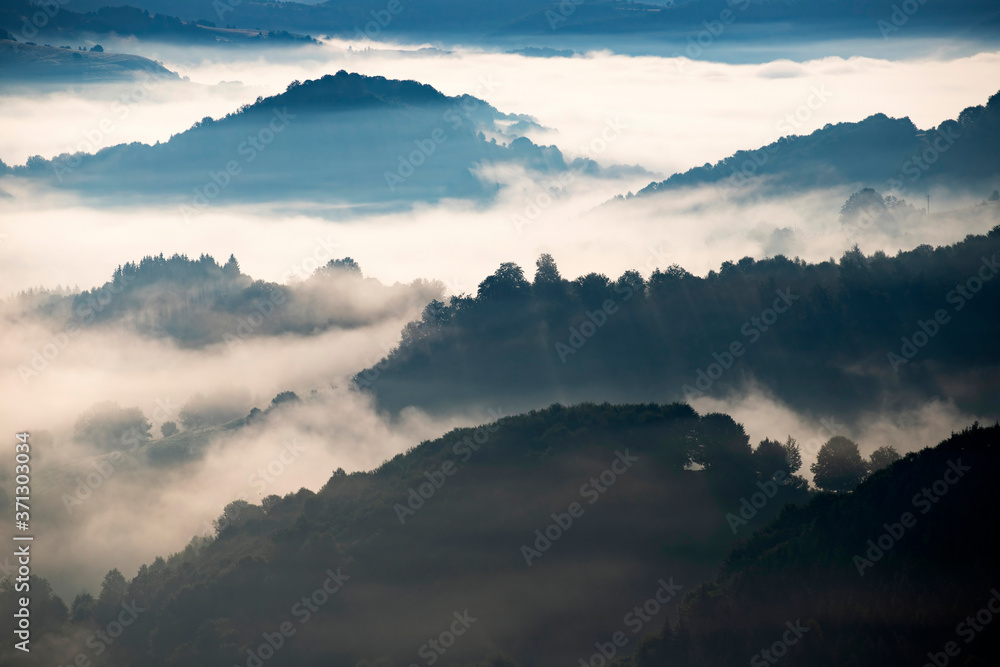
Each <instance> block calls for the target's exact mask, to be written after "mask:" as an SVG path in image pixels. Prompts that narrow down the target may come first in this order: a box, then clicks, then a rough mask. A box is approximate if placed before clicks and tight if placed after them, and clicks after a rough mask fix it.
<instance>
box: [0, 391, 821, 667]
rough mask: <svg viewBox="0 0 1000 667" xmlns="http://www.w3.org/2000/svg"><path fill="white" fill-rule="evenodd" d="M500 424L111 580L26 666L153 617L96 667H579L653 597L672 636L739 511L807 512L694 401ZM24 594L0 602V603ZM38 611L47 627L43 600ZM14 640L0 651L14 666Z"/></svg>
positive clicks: (563, 411)
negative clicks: (794, 507)
mask: <svg viewBox="0 0 1000 667" xmlns="http://www.w3.org/2000/svg"><path fill="white" fill-rule="evenodd" d="M484 412H485V411H484ZM492 412H493V416H494V417H498V418H499V419H498V420H497V421H492V422H491V423H487V424H483V425H482V426H480V427H476V428H462V429H456V430H454V431H451V432H450V433H448V434H446V435H445V436H443V437H441V438H439V439H436V440H433V441H428V442H423V443H421V444H420V445H419V446H416V447H414V448H413V449H411V450H410V451H408V452H407V453H405V454H399V455H397V456H395V457H394V458H392V459H391V460H389V461H386V462H385V463H384V464H382V465H381V466H380V467H379V468H378V469H376V470H374V471H371V472H356V473H352V474H349V475H348V474H345V473H344V471H343V470H338V471H335V472H333V476H332V477H331V478H330V480H329V481H328V482H327V483H326V485H324V487H323V488H322V489H320V490H318V491H316V492H313V491H310V490H307V489H302V490H300V491H299V492H298V493H294V494H289V495H287V496H285V497H284V498H279V497H278V496H270V497H266V498H262V499H260V500H257V499H255V501H256V502H254V503H252V504H251V503H248V502H246V501H240V502H236V503H234V504H232V505H230V506H228V507H227V508H226V511H225V513H222V512H221V509H222V508H220V517H219V520H218V521H217V522H216V526H217V537H215V539H214V540H207V539H203V538H197V539H195V540H193V541H192V543H191V545H189V546H188V548H187V549H185V550H184V551H183V552H182V553H180V554H177V555H175V556H172V557H171V558H170V559H168V560H164V559H162V558H157V559H156V560H155V561H154V562H152V563H150V564H149V565H148V566H147V565H143V566H142V567H141V568H140V569H139V571H138V574H137V575H136V576H135V577H134V578H133V579H132V580H131V581H129V582H126V581H125V580H124V579H121V578H120V573H117V574H116V573H115V572H112V573H110V574H109V578H108V579H106V582H109V583H107V584H105V586H104V587H103V589H102V591H101V593H100V595H95V598H97V600H96V602H93V603H91V602H87V601H86V600H83V601H81V602H79V603H75V604H74V605H73V606H74V609H76V610H77V611H75V612H74V614H73V616H74V618H73V619H69V620H67V621H66V622H64V623H62V624H59V623H56V622H54V621H51V622H49V623H46V625H44V626H43V625H41V623H39V625H37V626H33V631H36V632H37V634H33V635H32V657H35V656H39V659H41V656H45V657H46V658H49V659H50V660H49V662H50V663H51V664H65V663H66V661H67V660H69V661H70V662H71V661H72V657H73V655H72V654H73V652H75V651H77V650H79V648H78V647H76V646H74V644H73V643H72V642H68V641H65V638H66V637H71V636H73V635H76V634H79V636H86V635H87V634H90V633H91V632H94V630H93V629H92V628H101V627H105V626H106V625H107V623H108V619H110V618H115V617H117V615H118V614H120V613H121V606H120V603H121V602H125V603H126V604H128V605H132V604H134V605H136V606H138V607H139V608H141V609H142V610H143V612H142V615H141V616H140V619H139V621H138V622H137V623H135V624H134V625H133V627H130V628H129V631H128V632H127V633H122V636H121V638H120V639H118V640H117V641H115V642H114V645H113V646H111V647H110V648H109V650H108V651H107V652H106V655H104V656H102V664H105V665H108V667H117V666H118V665H138V664H143V665H156V666H158V667H175V666H176V667H180V666H184V667H209V666H211V667H218V665H233V664H237V665H245V664H248V660H250V663H249V664H251V665H253V664H256V660H257V659H258V658H256V657H253V656H254V654H255V653H256V652H257V651H258V648H259V646H261V644H262V643H264V644H265V649H264V653H265V654H268V652H269V651H272V653H275V654H278V655H280V660H276V661H275V663H274V664H287V665H299V666H301V667H331V666H343V667H355V665H372V664H396V665H407V664H411V663H413V662H417V663H418V664H426V663H425V661H428V660H431V658H430V657H428V656H434V655H437V658H438V659H440V658H441V657H442V656H444V654H445V653H446V654H447V656H446V658H445V660H446V661H447V662H443V663H442V664H450V665H459V664H460V665H471V664H475V665H485V664H487V663H484V662H483V660H484V659H485V658H486V657H487V656H490V655H494V656H495V655H497V654H506V655H508V656H510V657H511V658H513V659H514V660H517V661H519V662H520V663H521V664H523V665H526V666H527V665H537V666H543V665H556V664H573V663H574V662H576V661H577V660H578V658H579V657H584V656H589V655H590V653H591V652H592V650H593V645H594V641H595V638H599V637H602V636H604V635H605V634H606V633H607V630H608V629H609V628H614V629H617V626H619V625H621V623H622V616H623V614H624V613H625V612H627V611H628V610H631V609H633V607H635V606H636V605H637V604H638V605H643V604H644V603H645V601H646V600H648V599H650V598H657V599H658V600H659V601H658V602H655V605H656V608H655V610H653V609H652V608H651V607H646V608H645V609H646V611H640V612H636V613H634V614H633V615H632V622H633V623H635V622H637V623H639V625H640V626H641V627H644V628H645V631H646V632H653V631H656V630H657V629H659V628H660V627H661V626H662V624H663V622H664V621H665V619H666V618H667V610H668V609H672V608H673V607H674V605H675V603H676V601H677V600H679V599H680V597H681V595H682V594H683V592H685V591H687V590H690V589H691V588H693V587H694V586H696V585H697V584H698V583H700V582H702V581H705V580H707V579H708V578H710V577H711V575H712V573H713V571H714V570H715V568H716V567H717V565H718V564H719V562H720V560H721V558H722V556H723V554H724V553H725V552H726V550H727V549H728V547H729V545H730V543H731V542H732V541H733V539H735V538H734V535H733V532H732V530H731V528H730V525H729V524H728V523H727V520H726V518H725V515H726V513H727V512H732V511H738V508H739V506H740V499H741V498H742V497H745V496H749V495H751V494H753V493H756V492H759V491H760V488H761V486H759V484H762V485H764V488H766V489H767V490H768V493H769V495H770V498H771V500H770V502H769V503H768V505H767V506H766V507H765V508H763V509H762V511H761V513H760V515H759V517H757V518H756V521H757V523H756V525H758V526H759V525H764V522H765V521H766V520H767V518H768V517H773V516H775V515H776V514H777V513H778V511H779V510H780V508H781V507H782V506H783V505H784V504H785V503H786V502H804V501H805V500H806V499H807V498H808V493H807V492H806V491H805V490H803V488H802V486H801V485H785V484H777V483H774V482H770V485H769V482H768V479H769V477H768V476H769V475H771V474H772V473H773V471H772V470H770V469H768V470H767V471H766V472H765V473H759V472H758V471H757V470H756V468H758V467H761V466H760V465H759V464H758V461H757V458H756V457H755V455H754V454H753V453H752V451H751V448H750V445H749V442H748V438H747V436H746V434H745V433H744V432H743V429H742V427H741V426H739V425H738V424H735V423H734V422H733V421H732V420H731V419H730V418H728V417H727V416H725V415H718V414H716V415H705V416H699V415H698V414H697V413H696V412H694V411H693V410H692V409H691V408H690V407H688V406H686V405H607V404H605V405H580V406H575V407H563V406H558V405H556V406H552V407H551V408H549V409H546V410H542V411H538V412H532V413H529V414H524V415H519V416H513V417H504V416H503V408H502V406H499V405H495V406H493V408H492ZM293 414H294V413H293ZM151 446H152V447H155V445H151ZM694 462H702V464H705V466H706V467H704V469H691V468H692V467H696V468H701V466H700V465H699V466H693V465H692V464H693V463H694ZM765 467H766V466H765ZM118 474H122V475H125V474H128V471H127V470H123V471H122V472H119V473H118ZM257 502H259V503H260V504H257ZM748 530H749V528H748ZM113 565H114V564H109V567H111V566H113ZM324 587H325V592H324ZM32 590H33V591H35V590H39V591H42V590H45V588H44V586H42V585H39V586H37V588H36V587H35V586H33V589H32ZM10 594H12V592H10V593H8V592H7V591H5V590H3V589H0V601H5V600H6V599H7V598H6V597H5V596H7V595H10ZM36 595H37V596H38V597H36V598H35V599H33V602H32V604H33V605H37V606H35V607H33V613H34V610H35V609H39V610H42V609H44V608H46V603H47V602H49V598H48V596H45V599H44V600H42V599H38V598H40V597H43V596H42V595H41V594H36ZM133 601H134V602H133ZM53 604H54V603H53ZM64 609H65V607H64ZM645 614H649V615H645ZM39 615H42V614H41V611H40V614H39ZM45 618H46V620H47V621H48V620H49V617H48V616H45ZM63 618H64V619H65V614H64V616H63ZM457 619H458V620H457ZM285 623H287V624H288V625H287V626H285V627H286V633H285V634H286V635H287V636H286V637H284V638H282V637H281V634H280V633H281V628H282V627H283V624H285ZM630 627H632V623H630ZM292 631H294V632H292ZM276 632H277V633H279V634H278V635H277V636H275V635H273V634H271V633H276ZM448 632H450V633H452V636H451V637H448V636H446V635H443V633H448ZM264 633H269V634H268V636H271V637H272V639H273V641H272V644H271V646H270V648H268V647H267V646H266V644H267V642H268V640H267V638H266V637H263V634H264ZM442 636H443V637H444V638H443V639H442V640H438V638H439V637H442ZM279 640H280V644H281V646H280V653H277V652H278V648H275V647H274V645H275V644H277V643H278V642H279ZM12 641H13V640H12V638H11V637H4V638H2V639H0V656H2V657H0V660H4V659H7V654H6V651H12V649H11V648H10V647H11V644H12ZM248 651H249V653H248ZM364 661H368V662H364ZM433 661H436V660H433ZM488 664H489V665H492V666H493V667H503V666H504V665H511V664H512V663H511V662H510V661H503V660H500V659H498V658H497V659H495V661H494V662H490V663H488Z"/></svg>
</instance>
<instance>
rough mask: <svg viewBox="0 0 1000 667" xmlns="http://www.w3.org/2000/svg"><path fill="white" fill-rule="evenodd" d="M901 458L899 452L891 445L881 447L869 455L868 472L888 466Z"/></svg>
mask: <svg viewBox="0 0 1000 667" xmlns="http://www.w3.org/2000/svg"><path fill="white" fill-rule="evenodd" d="M899 459H900V456H899V452H897V451H896V450H895V448H893V447H891V446H888V445H887V446H885V447H879V448H878V449H876V450H875V451H874V452H872V454H871V456H870V457H868V473H869V474H871V473H873V472H875V471H876V470H881V469H882V468H885V467H888V466H890V465H892V464H893V463H895V462H896V461H898V460H899Z"/></svg>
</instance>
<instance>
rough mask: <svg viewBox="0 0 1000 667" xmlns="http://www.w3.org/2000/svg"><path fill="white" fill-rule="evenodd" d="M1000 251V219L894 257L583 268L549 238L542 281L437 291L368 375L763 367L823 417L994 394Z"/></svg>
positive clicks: (785, 394)
mask: <svg viewBox="0 0 1000 667" xmlns="http://www.w3.org/2000/svg"><path fill="white" fill-rule="evenodd" d="M983 211H985V212H986V213H985V214H986V215H994V216H998V217H1000V208H998V207H996V206H993V207H983ZM998 221H1000V220H998ZM998 256H1000V226H997V227H994V228H993V230H992V231H991V232H989V234H986V235H980V236H976V235H970V236H968V237H967V238H966V239H965V240H963V241H961V242H958V243H955V244H954V245H950V246H942V247H938V248H932V247H930V246H920V247H918V248H916V249H914V250H911V251H908V252H899V253H898V254H897V255H896V256H894V257H890V256H887V255H886V254H885V253H882V252H876V253H874V254H872V255H865V254H864V253H862V252H861V251H859V250H857V249H854V250H851V251H849V252H846V253H845V254H844V255H843V256H842V257H841V258H840V259H839V260H837V261H833V260H831V261H826V262H821V263H819V264H808V263H806V262H803V261H800V260H790V259H788V258H786V257H783V256H780V255H779V256H776V257H773V258H768V259H764V260H761V261H754V260H753V259H752V258H750V257H745V258H743V259H741V260H739V261H736V262H724V263H723V264H722V266H721V267H720V270H719V271H711V272H709V274H708V275H707V276H705V277H699V276H694V275H692V274H690V273H688V272H687V271H685V270H684V269H683V268H681V267H680V266H676V265H674V266H671V267H669V268H667V269H665V270H661V269H657V270H656V271H654V272H653V274H652V275H651V276H650V277H648V278H645V277H643V276H642V275H640V274H639V273H638V272H636V271H628V272H625V273H623V274H622V275H621V276H620V277H618V278H614V279H612V278H608V277H607V276H604V275H602V274H597V273H591V274H588V275H585V276H581V277H579V278H577V279H575V280H567V279H565V278H563V277H562V276H560V274H559V271H558V269H557V267H556V264H555V261H554V260H553V259H552V257H550V256H548V255H543V256H542V257H541V258H540V259H539V260H538V263H537V270H536V271H535V275H534V279H533V280H532V281H530V282H529V280H528V279H527V278H526V277H525V275H524V271H523V270H522V269H521V268H520V267H519V266H517V265H516V264H504V265H502V266H501V267H500V269H498V270H497V271H496V273H494V274H493V275H491V276H489V277H487V278H486V279H485V280H483V282H482V283H481V284H480V285H479V289H478V292H477V294H475V295H472V296H468V295H466V296H461V297H452V298H451V299H450V301H449V302H448V303H442V302H436V303H432V304H431V305H430V306H429V307H428V308H427V309H426V310H425V311H424V313H423V315H422V318H421V320H419V321H416V322H413V323H411V324H409V325H408V326H407V327H406V329H405V330H404V332H403V340H402V342H401V343H400V345H399V347H398V349H396V350H395V351H394V352H393V353H392V354H391V355H389V356H388V357H386V358H385V359H383V360H382V361H381V362H380V363H378V364H376V365H375V366H373V367H371V368H368V369H366V370H364V371H362V372H361V373H359V374H358V375H357V376H356V378H355V381H356V383H357V384H358V385H359V386H360V387H362V388H363V389H365V390H366V391H371V392H372V393H373V394H374V395H375V396H376V397H377V399H378V402H379V405H380V406H381V407H382V408H383V409H386V410H389V411H393V412H394V411H398V410H401V409H402V408H404V407H406V406H409V405H414V406H418V407H420V408H422V409H427V410H432V411H442V412H446V411H449V410H454V409H457V408H460V407H462V406H467V405H475V404H477V403H479V402H484V401H492V402H499V403H502V404H504V405H507V406H511V407H517V408H527V407H531V406H533V405H545V404H547V403H548V402H551V401H554V400H562V401H576V400H595V399H597V400H600V399H613V400H677V399H681V398H689V397H692V396H700V395H709V396H715V397H722V396H725V395H726V394H727V392H730V391H735V390H739V389H741V388H743V387H744V386H745V385H746V383H747V382H748V381H750V380H753V381H755V382H757V383H759V384H760V385H762V386H763V387H764V388H766V389H767V390H768V391H770V392H773V394H774V395H775V396H776V397H777V398H778V399H779V400H781V401H784V402H785V403H787V404H789V405H791V406H794V407H795V408H796V409H799V410H803V411H806V412H809V411H815V412H818V413H819V415H820V416H822V415H826V414H831V413H834V414H840V415H843V416H844V417H845V418H846V417H848V416H849V415H856V414H858V413H859V412H862V411H864V410H870V409H872V406H881V407H883V408H886V409H888V410H890V411H896V410H899V411H902V410H906V409H908V408H909V407H912V406H913V405H915V404H917V403H919V402H921V401H925V400H928V399H932V398H941V399H944V400H954V401H955V403H956V404H957V405H959V406H960V407H962V408H963V409H967V410H970V411H979V410H982V411H995V410H996V409H997V407H998V405H997V402H996V401H997V397H996V394H995V392H993V391H992V390H991V387H993V386H995V384H996V381H997V380H996V378H997V377H998V374H1000V356H998V351H997V349H996V345H994V341H993V338H992V336H990V335H989V334H988V333H987V332H989V331H992V330H993V321H994V318H995V314H996V313H997V312H998V309H1000V280H998V279H996V275H997V273H998V272H1000V266H998V265H997V264H996V261H997V257H998ZM935 320H936V321H935ZM944 368H947V371H945V370H943V369H944ZM819 388H822V389H819ZM889 397H891V400H889ZM987 413H989V412H987Z"/></svg>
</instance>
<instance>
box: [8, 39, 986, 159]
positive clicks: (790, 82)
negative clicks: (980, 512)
mask: <svg viewBox="0 0 1000 667" xmlns="http://www.w3.org/2000/svg"><path fill="white" fill-rule="evenodd" d="M118 46H119V47H120V49H121V50H123V51H126V52H129V53H136V54H138V55H143V56H146V57H149V58H154V59H156V60H159V61H161V62H162V63H163V64H164V65H165V66H166V67H167V68H169V69H171V70H173V71H175V72H177V73H178V74H180V75H181V76H184V77H188V78H189V81H187V82H183V81H181V82H164V83H160V82H155V81H151V82H147V83H140V84H138V86H137V84H135V83H128V84H117V85H110V84H108V85H101V86H86V87H74V88H73V89H71V90H66V91H55V90H49V91H47V92H46V93H45V94H43V95H41V96H39V95H38V94H37V93H38V91H36V90H30V91H25V90H18V89H9V90H5V91H4V94H3V96H2V97H0V113H2V114H3V115H4V116H5V117H15V118H19V119H22V121H19V122H24V123H25V125H23V126H22V127H24V128H26V129H25V131H19V132H17V133H5V134H4V135H3V136H2V137H0V159H2V160H3V161H4V162H6V163H8V164H23V163H24V161H25V160H26V159H27V158H28V157H29V156H31V155H36V154H37V155H42V156H44V157H52V156H54V155H57V154H59V153H62V152H65V151H67V150H68V149H70V148H72V149H74V150H75V149H76V148H77V147H80V146H82V147H83V148H86V147H87V145H88V144H93V145H95V146H96V147H104V146H109V145H114V144H117V143H122V142H131V141H143V142H146V143H155V142H156V141H166V140H167V139H168V138H169V137H170V135H171V134H175V133H177V132H180V131H183V130H185V129H187V128H189V127H190V126H191V125H192V124H193V123H194V122H196V121H198V120H201V119H202V118H203V117H205V116H212V117H216V118H217V117H219V116H221V115H224V114H225V113H228V112H230V111H234V110H235V109H236V108H237V107H238V106H240V105H241V104H244V103H249V102H253V100H254V99H256V98H257V96H260V95H262V96H265V97H266V96H268V95H273V94H276V93H279V92H281V91H283V90H284V89H285V88H286V86H287V85H288V84H289V83H290V82H291V81H293V80H296V79H297V80H301V81H304V80H306V79H312V78H318V77H321V76H323V75H325V74H332V73H335V72H336V71H337V70H340V69H346V70H348V71H352V72H358V73H361V74H368V75H381V76H385V77H388V78H401V79H414V80H417V81H420V82H422V83H426V84H430V85H432V86H434V87H436V88H438V89H439V90H441V91H442V92H444V93H445V94H447V95H461V94H466V93H467V94H471V95H475V96H476V97H479V98H481V99H484V100H486V101H487V102H489V103H490V104H492V105H493V106H495V107H497V108H498V109H499V110H500V111H503V112H507V113H524V114H530V115H532V116H534V117H536V118H537V119H538V120H539V121H540V122H541V124H542V125H543V126H545V127H547V128H550V129H551V131H549V132H545V133H541V134H538V135H537V136H531V135H529V136H530V138H532V139H533V140H535V141H537V142H541V143H548V144H556V145H557V146H559V147H560V148H561V149H562V150H563V151H564V152H566V153H567V154H568V155H569V156H570V157H579V156H590V157H595V159H596V158H597V157H598V156H594V155H591V153H592V152H593V148H592V147H591V144H592V142H595V141H596V140H597V139H599V138H600V136H601V133H602V131H604V128H605V127H606V125H607V123H608V121H609V119H610V120H612V121H614V122H617V123H620V124H621V125H622V126H623V127H624V128H625V131H624V132H622V134H621V136H620V137H618V138H617V139H616V140H615V141H614V142H610V143H609V144H608V145H607V147H606V149H604V150H601V151H600V155H599V158H600V160H601V161H602V162H608V163H623V164H641V165H642V166H644V167H646V168H647V169H650V170H652V171H659V172H663V173H664V174H665V175H669V173H672V172H674V171H683V170H686V169H688V168H690V167H693V166H697V165H701V164H704V163H705V162H715V161H716V160H718V159H721V158H723V157H725V156H727V155H730V154H732V153H733V152H735V151H736V150H738V149H741V148H753V147H758V146H762V145H765V144H767V143H769V142H771V141H773V140H775V139H777V138H779V137H781V136H784V135H787V134H808V133H809V132H812V131H813V130H816V129H819V128H822V127H823V126H824V125H826V124H827V123H836V122H844V121H858V120H861V119H863V118H865V117H867V116H870V115H872V114H875V113H885V114H887V115H889V116H892V117H903V116H909V117H910V118H911V119H912V120H913V121H914V123H916V124H917V126H918V127H929V126H933V125H937V124H938V123H940V122H941V121H942V120H945V119H947V118H954V117H955V116H956V115H957V114H958V112H960V111H961V110H962V109H964V108H965V107H967V106H970V105H976V104H982V103H983V102H984V101H985V100H986V98H987V97H988V96H989V95H990V94H992V93H995V92H996V82H995V78H994V76H993V74H994V73H995V72H996V70H997V66H998V64H1000V53H998V52H995V51H993V52H984V53H978V54H975V55H971V56H969V55H964V56H961V57H953V56H952V53H951V50H950V49H948V48H946V47H945V46H943V45H941V44H940V43H939V42H935V41H928V42H927V43H926V44H925V45H924V49H923V52H922V55H919V56H912V57H911V58H908V59H906V60H882V59H874V58H863V57H851V58H843V57H817V58H813V59H803V60H802V61H801V62H795V61H791V60H775V61H771V62H766V63H761V64H735V65H734V64H725V63H719V62H712V59H713V46H715V45H712V46H710V47H709V48H708V49H706V52H705V53H704V54H702V56H701V58H700V59H698V60H690V59H687V58H659V57H649V56H640V57H630V56H623V55H616V54H613V53H610V52H590V53H587V54H585V55H578V56H575V57H572V58H529V57H525V56H521V55H513V54H502V53H493V52H485V51H482V50H475V49H464V48H456V49H454V50H452V51H439V50H428V49H426V48H423V47H426V46H427V45H405V46H400V45H390V44H382V43H374V42H360V43H358V42H346V41H342V40H329V41H324V42H323V44H322V46H318V47H316V46H314V47H299V48H289V49H274V50H270V51H268V52H266V53H255V52H252V51H240V50H221V49H220V50H212V49H192V48H189V47H184V48H180V47H171V46H166V45H159V44H149V43H140V42H138V41H135V40H124V41H122V42H121V43H120V44H119V45H118ZM718 46H719V50H720V55H721V52H722V50H723V45H722V44H719V45H718ZM349 49H350V50H349ZM814 91H819V92H821V93H822V94H821V95H819V96H817V95H816V94H815V92H814ZM123 100H124V101H123ZM810 105H811V106H810ZM126 110H127V115H126ZM789 114H793V117H792V119H791V121H789V120H788V116H789ZM796 114H797V116H796ZM102 121H106V122H105V127H107V126H108V125H107V123H110V124H111V130H110V131H101V129H100V128H101V123H102ZM70 152H73V151H70Z"/></svg>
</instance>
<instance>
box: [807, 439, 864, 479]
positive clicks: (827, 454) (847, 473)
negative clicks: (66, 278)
mask: <svg viewBox="0 0 1000 667" xmlns="http://www.w3.org/2000/svg"><path fill="white" fill-rule="evenodd" d="M810 470H812V472H813V479H814V481H815V483H816V486H817V487H819V488H820V489H822V490H824V491H833V492H835V493H844V492H847V491H853V490H854V488H855V487H857V485H858V484H860V483H861V481H862V480H863V479H864V478H865V475H866V474H867V472H868V466H867V465H865V462H864V459H862V458H861V452H860V451H859V450H858V444H857V443H856V442H854V441H853V440H849V439H847V438H845V437H844V436H842V435H837V436H834V437H832V438H830V440H829V441H827V443H826V444H825V445H823V446H822V447H820V450H819V454H818V455H817V456H816V463H814V464H812V466H811V467H810Z"/></svg>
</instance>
